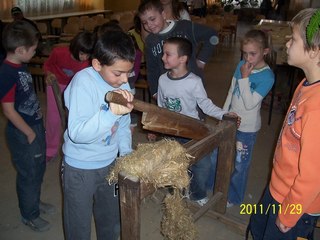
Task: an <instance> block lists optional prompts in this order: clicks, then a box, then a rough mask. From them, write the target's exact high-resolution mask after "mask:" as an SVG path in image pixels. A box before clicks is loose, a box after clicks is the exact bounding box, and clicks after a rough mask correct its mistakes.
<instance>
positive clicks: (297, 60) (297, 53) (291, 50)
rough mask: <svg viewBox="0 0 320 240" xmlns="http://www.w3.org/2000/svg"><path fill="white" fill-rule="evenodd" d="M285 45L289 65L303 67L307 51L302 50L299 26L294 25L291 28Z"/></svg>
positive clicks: (302, 44)
mask: <svg viewBox="0 0 320 240" xmlns="http://www.w3.org/2000/svg"><path fill="white" fill-rule="evenodd" d="M286 47H287V55H288V56H287V62H288V64H289V65H294V66H296V67H300V68H302V67H303V64H304V63H306V62H307V61H306V60H307V59H306V57H307V56H308V54H307V53H308V52H307V51H304V43H303V40H302V38H301V36H300V33H299V27H298V26H297V25H294V26H293V28H292V36H291V38H290V39H289V41H288V42H287V43H286Z"/></svg>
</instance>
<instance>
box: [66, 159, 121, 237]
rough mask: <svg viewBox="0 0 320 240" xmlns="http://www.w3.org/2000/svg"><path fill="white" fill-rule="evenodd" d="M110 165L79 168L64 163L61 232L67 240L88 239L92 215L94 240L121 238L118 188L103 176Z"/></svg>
mask: <svg viewBox="0 0 320 240" xmlns="http://www.w3.org/2000/svg"><path fill="white" fill-rule="evenodd" d="M110 167H111V166H110V165H109V166H107V167H104V168H100V169H79V168H74V167H72V166H70V165H68V164H67V163H65V162H64V163H63V174H62V180H63V194H64V209H63V210H64V211H63V213H64V230H65V239H66V240H74V239H77V240H89V239H90V236H91V218H92V214H93V216H94V220H95V225H96V235H97V240H104V239H108V240H117V239H118V237H119V235H120V210H119V198H118V189H117V186H118V185H115V184H112V185H109V184H108V181H107V180H106V176H107V175H108V173H109V170H110Z"/></svg>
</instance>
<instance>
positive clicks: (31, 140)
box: [27, 131, 36, 144]
mask: <svg viewBox="0 0 320 240" xmlns="http://www.w3.org/2000/svg"><path fill="white" fill-rule="evenodd" d="M27 139H28V143H29V144H31V143H32V142H33V141H34V139H36V134H35V132H34V131H31V132H30V133H29V134H27Z"/></svg>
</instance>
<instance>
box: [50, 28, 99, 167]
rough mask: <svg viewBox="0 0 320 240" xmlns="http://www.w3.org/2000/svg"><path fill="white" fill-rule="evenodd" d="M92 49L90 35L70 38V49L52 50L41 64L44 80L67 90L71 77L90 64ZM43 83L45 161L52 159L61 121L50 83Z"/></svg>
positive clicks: (57, 151)
mask: <svg viewBox="0 0 320 240" xmlns="http://www.w3.org/2000/svg"><path fill="white" fill-rule="evenodd" d="M93 46H94V35H93V34H92V33H90V32H81V33H79V34H78V35H76V36H75V37H74V39H73V40H72V41H71V43H70V46H67V45H66V46H59V47H55V48H54V49H53V50H52V52H51V54H50V56H49V58H48V60H47V61H46V62H45V63H44V71H45V73H46V75H47V79H49V81H50V79H56V80H57V81H58V83H59V86H60V89H61V92H63V91H64V89H65V88H66V87H67V85H68V83H69V82H70V81H71V79H72V77H73V76H74V75H75V74H76V73H77V72H78V71H80V70H82V69H83V68H86V67H88V66H89V65H90V61H89V58H90V56H91V53H92V49H93ZM49 81H48V82H47V89H46V91H47V114H46V142H47V149H46V156H47V157H46V159H47V162H49V161H51V160H52V159H54V158H56V157H57V156H58V153H59V147H60V145H61V138H62V135H61V122H60V115H59V111H58V107H57V104H56V101H55V98H54V95H53V91H52V87H51V85H50V82H49Z"/></svg>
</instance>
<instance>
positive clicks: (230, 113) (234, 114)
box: [224, 112, 241, 128]
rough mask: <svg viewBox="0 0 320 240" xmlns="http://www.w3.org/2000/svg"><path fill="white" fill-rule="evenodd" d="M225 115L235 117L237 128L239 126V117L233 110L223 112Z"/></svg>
mask: <svg viewBox="0 0 320 240" xmlns="http://www.w3.org/2000/svg"><path fill="white" fill-rule="evenodd" d="M224 115H225V116H230V117H234V118H237V128H239V126H240V124H241V117H240V116H239V115H238V114H236V113H234V112H228V113H226V114H224Z"/></svg>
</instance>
